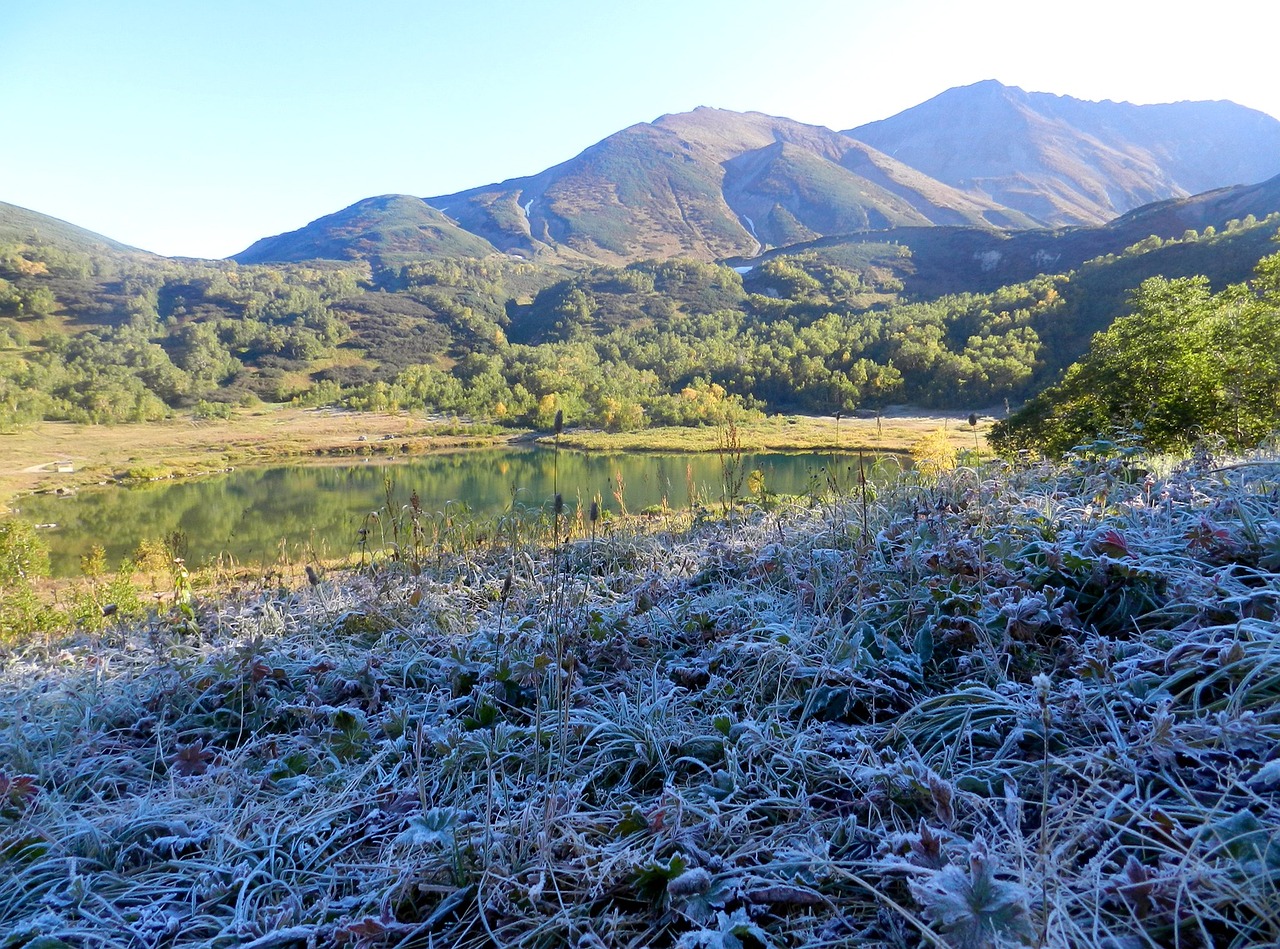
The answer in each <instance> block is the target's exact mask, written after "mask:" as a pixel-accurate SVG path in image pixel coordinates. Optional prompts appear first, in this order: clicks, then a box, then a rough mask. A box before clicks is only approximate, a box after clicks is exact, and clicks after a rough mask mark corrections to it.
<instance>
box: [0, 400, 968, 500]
mask: <svg viewBox="0 0 1280 949" xmlns="http://www.w3.org/2000/svg"><path fill="white" fill-rule="evenodd" d="M991 421H992V419H991V418H990V417H988V416H984V417H983V418H982V419H981V420H980V422H979V424H978V428H977V431H976V433H975V432H974V431H973V430H971V429H970V427H969V424H968V422H967V413H963V414H962V413H926V412H923V411H920V410H916V409H909V408H901V409H894V410H891V411H886V412H885V413H883V415H882V416H881V417H880V418H879V419H877V418H875V417H871V418H842V419H840V420H837V419H835V418H834V417H832V416H825V417H824V416H802V415H775V416H768V417H766V418H763V419H758V420H752V421H745V422H743V423H741V424H740V425H739V426H738V440H739V445H740V447H741V449H742V450H744V451H824V450H825V451H829V450H836V449H839V450H843V451H859V450H865V451H869V452H904V451H909V450H910V449H911V446H912V445H913V444H914V443H915V442H916V441H917V440H918V439H920V438H921V437H923V436H924V435H926V434H928V433H930V432H934V431H936V430H938V429H939V428H945V430H946V431H947V432H948V435H949V439H950V441H951V442H952V444H953V445H954V446H955V447H956V448H957V449H965V448H972V447H973V446H974V444H975V441H974V437H975V434H976V436H977V438H978V439H979V440H980V442H981V443H983V444H984V443H985V435H986V432H987V430H988V429H989V426H990V423H991ZM721 437H722V433H721V432H720V430H718V429H717V428H715V427H714V426H707V427H703V428H675V427H655V428H648V429H642V430H639V431H634V432H601V431H592V430H586V429H582V430H579V429H570V430H568V431H566V432H565V433H564V434H563V435H562V436H561V438H560V445H561V447H562V448H569V449H581V450H587V451H665V452H681V451H715V450H717V448H718V447H719V446H720V439H721ZM529 440H535V441H537V442H538V443H539V444H550V443H551V442H552V438H551V436H550V435H549V434H539V433H534V432H530V431H528V430H521V429H512V430H509V431H505V430H504V431H495V430H494V429H493V428H491V427H488V426H485V425H475V426H471V425H468V424H467V423H465V422H458V421H455V420H452V419H442V418H428V417H423V416H421V415H414V414H410V413H399V414H379V413H369V412H350V411H345V410H342V409H332V408H321V409H303V408H297V407H292V406H258V407H255V408H253V409H244V410H241V411H239V412H238V413H237V414H236V415H235V416H233V417H232V418H230V419H207V420H197V419H193V418H191V417H190V416H185V417H177V418H172V419H166V420H164V421H161V422H144V423H137V424H128V425H85V424H77V423H72V422H40V423H37V424H35V425H32V426H29V427H27V428H23V429H20V430H18V431H15V432H6V433H3V434H0V514H2V513H6V512H7V511H8V509H9V508H8V506H9V504H10V503H11V502H12V501H13V499H14V498H17V497H20V496H22V495H24V494H31V493H35V492H48V491H74V490H76V489H78V488H81V487H85V486H87V485H95V484H103V483H107V482H111V481H117V480H149V479H161V478H172V477H189V476H193V475H200V474H209V473H214V472H218V471H224V470H226V469H227V468H230V467H236V466H242V465H249V464H261V463H264V462H269V461H274V460H280V459H287V458H301V457H304V456H320V457H342V456H351V457H359V456H370V455H372V456H377V455H385V454H422V453H427V452H437V451H456V450H460V449H469V448H481V447H486V448H493V447H499V446H502V445H506V444H512V443H515V442H520V441H529Z"/></svg>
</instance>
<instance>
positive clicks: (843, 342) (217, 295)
mask: <svg viewBox="0 0 1280 949" xmlns="http://www.w3.org/2000/svg"><path fill="white" fill-rule="evenodd" d="M1278 223H1280V215H1272V216H1271V217H1269V218H1266V219H1264V220H1261V221H1259V220H1257V219H1255V218H1253V217H1252V216H1250V217H1249V218H1246V219H1244V220H1237V221H1232V222H1230V223H1229V224H1228V225H1227V226H1226V227H1224V228H1223V229H1222V231H1221V232H1217V231H1215V230H1214V229H1213V228H1206V229H1205V232H1204V233H1203V234H1200V233H1197V232H1195V231H1188V232H1187V233H1186V234H1185V235H1184V236H1183V237H1182V238H1181V239H1180V240H1173V241H1164V240H1161V239H1159V238H1156V237H1152V238H1149V239H1147V240H1144V241H1141V242H1138V243H1136V244H1134V245H1133V246H1131V247H1129V248H1128V249H1126V250H1125V251H1124V252H1123V253H1121V254H1109V255H1106V256H1103V257H1099V258H1096V259H1094V260H1091V261H1088V262H1086V263H1085V264H1083V265H1082V266H1081V267H1079V268H1077V269H1076V270H1073V271H1070V272H1068V273H1062V274H1043V275H1040V276H1037V277H1034V278H1032V279H1030V280H1026V281H1024V282H1021V283H1017V284H1013V285H1009V286H1005V287H1000V288H998V289H995V290H988V291H983V292H976V291H968V292H966V291H958V292H944V293H940V294H937V295H926V294H923V293H921V292H918V291H915V292H913V291H912V290H911V289H909V282H910V280H911V276H912V274H913V272H914V270H913V261H912V251H911V249H910V248H909V247H907V246H905V245H903V246H899V247H896V248H893V249H892V250H891V251H889V252H886V248H883V247H882V248H880V252H879V253H878V254H876V255H864V256H862V257H858V256H857V255H850V254H849V253H843V254H841V253H835V252H824V251H823V250H822V249H808V250H805V251H803V252H800V253H795V254H783V255H778V256H773V257H771V258H769V259H767V260H765V261H764V262H762V263H760V264H758V265H757V266H754V267H752V268H750V269H748V268H739V269H734V268H730V267H727V266H723V265H717V264H713V263H706V262H700V261H695V260H691V259H672V260H665V261H645V262H639V263H634V264H630V265H627V266H622V267H613V266H591V267H582V268H578V269H569V268H566V267H564V266H559V265H557V266H550V265H544V264H536V263H531V262H528V261H524V260H520V259H517V258H511V257H501V256H491V257H489V258H484V259H438V260H423V261H420V262H410V263H399V264H395V265H388V266H381V265H380V264H378V263H376V262H375V263H373V264H370V263H368V262H364V261H354V262H348V263H343V262H325V261H316V262H310V263H306V264H282V265H271V266H268V265H255V266H240V265H237V264H235V263H233V262H221V261H219V262H213V261H183V260H169V259H162V258H151V257H145V256H142V255H138V256H129V255H114V256H107V255H101V254H97V255H95V254H89V253H81V252H78V251H76V250H73V249H67V248H66V247H61V246H57V245H55V244H52V243H45V242H42V241H40V240H39V239H38V238H36V237H32V239H30V240H25V241H10V242H8V243H6V244H3V245H0V407H2V408H3V412H2V414H0V419H2V420H3V421H2V424H5V425H8V426H13V425H21V424H24V423H29V422H32V421H36V420H40V419H65V420H71V421H78V422H91V423H106V424H110V423H117V422H130V421H147V420H152V419H158V418H162V417H165V416H167V415H171V414H173V413H176V412H192V413H194V414H195V415H196V416H197V417H199V416H210V415H222V416H226V415H229V414H231V413H232V411H233V409H234V408H235V406H237V405H249V404H253V403H255V402H257V401H259V400H261V401H269V402H293V403H296V404H301V405H327V404H333V405H343V406H347V407H351V408H355V409H364V410H371V411H399V410H412V411H421V412H428V413H442V414H447V415H457V416H462V417H467V418H472V419H478V420H479V419H483V420H489V421H495V422H498V423H500V424H504V425H511V426H521V427H534V428H546V427H548V426H549V425H550V424H551V421H552V419H553V418H554V417H555V415H556V413H558V412H559V413H563V415H564V417H566V418H568V419H571V420H572V423H573V424H575V425H583V426H590V427H596V428H601V429H606V430H614V431H619V430H635V429H643V428H645V427H648V426H650V425H655V424H667V425H671V424H674V425H699V424H714V423H715V422H716V421H718V420H720V419H721V418H723V417H724V415H725V413H726V412H736V413H738V414H746V413H751V412H797V411H798V412H811V413H822V414H832V413H844V414H849V413H853V412H856V411H876V410H879V409H881V408H883V407H884V406H887V405H890V404H910V405H916V406H921V407H930V408H946V409H963V408H970V409H989V410H992V411H993V412H996V413H997V414H1005V413H1004V411H1003V410H1004V409H1007V408H1009V407H1017V406H1018V405H1020V404H1022V403H1024V402H1028V401H1029V400H1030V401H1029V404H1028V406H1027V408H1026V410H1024V411H1023V412H1022V413H1021V414H1019V415H1018V416H1017V417H1016V419H1015V420H1011V421H1010V423H1009V425H1008V427H1007V429H1006V431H1007V433H1008V434H1007V435H1003V436H1002V438H1003V441H1001V444H1002V445H1004V446H1006V447H1009V448H1011V449H1014V448H1028V447H1039V448H1044V449H1046V450H1055V451H1060V450H1062V448H1064V447H1067V448H1069V447H1071V445H1073V444H1076V443H1078V440H1080V439H1083V438H1085V436H1086V435H1090V436H1091V435H1098V434H1102V433H1103V432H1104V430H1105V431H1110V430H1111V429H1114V428H1117V427H1119V426H1122V425H1128V424H1130V423H1133V422H1139V423H1144V419H1143V418H1141V417H1139V416H1140V415H1141V413H1138V412H1136V411H1135V409H1134V408H1133V406H1135V405H1138V404H1139V403H1140V402H1142V400H1143V399H1144V398H1148V396H1149V395H1150V394H1149V393H1145V392H1143V391H1140V390H1139V389H1135V390H1134V391H1133V392H1131V393H1129V395H1128V396H1125V395H1124V394H1123V393H1119V394H1113V395H1112V396H1110V397H1109V398H1111V401H1110V402H1108V403H1107V404H1106V405H1105V406H1104V405H1103V404H1102V401H1101V398H1102V396H1101V390H1099V389H1098V386H1097V384H1096V381H1097V373H1098V372H1101V373H1103V375H1106V374H1107V373H1110V374H1111V375H1112V376H1114V377H1116V378H1117V379H1123V375H1124V371H1127V369H1126V367H1125V366H1124V365H1123V360H1124V359H1125V358H1126V357H1125V355H1124V352H1122V351H1117V350H1116V346H1117V345H1120V340H1118V339H1117V338H1116V337H1115V335H1114V334H1115V333H1117V332H1118V333H1123V332H1125V330H1124V328H1123V326H1124V325H1129V324H1123V325H1122V326H1121V328H1120V329H1118V330H1114V331H1109V332H1111V333H1112V334H1113V335H1112V336H1105V337H1098V338H1097V339H1095V341H1094V350H1093V351H1090V350H1089V341H1090V338H1091V337H1093V335H1094V334H1095V333H1099V332H1102V331H1104V330H1107V329H1108V327H1109V326H1110V325H1111V323H1112V321H1113V320H1114V319H1115V318H1116V317H1120V316H1125V315H1128V316H1129V318H1130V319H1136V320H1137V321H1138V323H1139V324H1140V325H1142V326H1145V327H1147V328H1148V329H1152V328H1155V327H1156V326H1157V324H1159V325H1161V326H1164V330H1163V331H1164V332H1168V333H1173V334H1176V335H1177V337H1178V340H1179V341H1180V342H1182V343H1185V344H1186V345H1188V346H1190V345H1191V342H1190V341H1191V340H1193V339H1194V340H1195V341H1196V343H1195V345H1197V346H1209V345H1211V346H1212V347H1213V348H1214V351H1215V352H1218V353H1220V354H1221V358H1220V359H1219V360H1218V362H1217V363H1215V364H1214V365H1215V366H1216V367H1217V370H1216V371H1217V372H1218V375H1217V376H1214V377H1213V378H1212V379H1211V378H1210V376H1212V373H1209V374H1208V375H1204V378H1203V379H1202V380H1201V381H1202V382H1203V386H1204V391H1205V392H1206V393H1207V392H1209V390H1211V389H1213V388H1214V386H1215V385H1217V386H1218V389H1221V390H1222V392H1223V393H1224V394H1223V395H1221V397H1220V398H1219V397H1217V396H1212V397H1211V396H1210V395H1204V397H1203V398H1200V399H1199V402H1197V407H1196V408H1194V409H1187V410H1186V411H1187V412H1190V413H1191V414H1189V415H1185V416H1179V417H1178V418H1170V419H1167V420H1165V421H1161V420H1159V419H1155V420H1153V421H1154V427H1149V429H1148V432H1149V434H1151V435H1152V436H1154V437H1157V438H1161V439H1165V441H1168V439H1167V438H1165V431H1166V429H1168V428H1169V427H1170V426H1173V427H1175V428H1178V430H1179V431H1181V432H1182V433H1183V434H1184V435H1185V434H1186V433H1188V432H1193V431H1197V432H1198V431H1204V430H1205V426H1206V425H1208V426H1210V427H1211V428H1213V430H1215V431H1217V430H1218V429H1222V430H1223V431H1225V432H1226V433H1227V434H1230V435H1232V436H1233V437H1235V440H1236V441H1240V440H1241V439H1244V440H1247V438H1250V437H1254V436H1256V435H1258V433H1260V432H1266V431H1270V430H1271V429H1272V428H1274V427H1275V424H1276V418H1275V414H1274V413H1275V409H1274V399H1272V400H1271V402H1270V403H1269V404H1270V405H1271V408H1270V409H1268V400H1267V393H1268V392H1269V391H1273V390H1268V389H1267V386H1268V385H1270V384H1271V383H1270V382H1268V380H1269V379H1270V377H1269V376H1267V372H1268V371H1270V370H1268V369H1266V368H1265V367H1267V366H1272V365H1273V364H1274V359H1271V360H1270V362H1268V360H1267V359H1266V358H1263V357H1265V355H1266V354H1267V353H1272V354H1273V353H1274V352H1275V351H1276V349H1277V348H1278V347H1277V344H1276V336H1275V332H1276V329H1275V319H1274V311H1275V306H1276V301H1275V291H1274V276H1268V274H1273V273H1274V270H1275V265H1274V263H1273V262H1272V263H1269V264H1264V265H1263V270H1262V271H1260V276H1259V277H1257V278H1256V279H1255V280H1254V281H1253V282H1252V283H1250V284H1240V285H1235V286H1232V287H1231V288H1228V287H1227V286H1226V285H1225V279H1224V278H1228V277H1233V276H1234V275H1235V274H1237V273H1239V272H1240V266H1241V264H1240V262H1241V260H1244V261H1246V262H1248V261H1251V260H1252V261H1256V260H1257V259H1258V257H1259V256H1261V255H1262V253H1265V252H1267V251H1268V249H1273V248H1274V246H1275V245H1274V243H1272V239H1273V235H1274V234H1275V231H1276V226H1277V224H1278ZM1268 245H1269V248H1268ZM1270 260H1271V261H1274V258H1270ZM740 271H745V272H740ZM1196 276H1199V277H1200V279H1199V281H1198V282H1197V281H1196V280H1194V279H1192V280H1191V283H1186V282H1185V280H1187V279H1191V278H1193V277H1196ZM1153 277H1165V278H1167V279H1169V280H1172V281H1173V282H1172V283H1171V284H1169V288H1170V289H1169V290H1168V292H1166V293H1165V294H1164V296H1161V293H1160V292H1159V291H1158V290H1157V288H1156V285H1154V284H1142V281H1143V280H1146V279H1149V278H1153ZM1180 281H1183V282H1180ZM1140 284H1142V289H1138V287H1139V285H1140ZM1193 287H1194V288H1196V289H1194V290H1193ZM1172 298H1176V300H1175V299H1172ZM1162 299H1163V300H1165V301H1166V303H1167V304H1168V306H1171V307H1172V308H1173V310H1175V311H1177V313H1179V314H1181V316H1179V317H1177V318H1173V317H1170V320H1166V321H1165V323H1163V324H1161V323H1160V320H1159V318H1158V317H1156V316H1155V315H1154V311H1155V310H1158V309H1160V308H1161V307H1163V306H1165V304H1164V303H1161V302H1160V300H1162ZM1178 301H1182V302H1178ZM1210 310H1212V311H1213V313H1215V314H1216V316H1213V317H1212V318H1210V317H1208V316H1207V315H1206V314H1207V313H1208V311H1210ZM1202 316H1203V317H1204V319H1205V320H1207V321H1208V322H1209V323H1213V326H1212V327H1210V326H1208V325H1207V323H1206V325H1204V326H1201V325H1200V323H1201V322H1202V321H1201V317H1202ZM1179 320H1182V322H1179ZM1187 320H1192V321H1193V322H1195V323H1196V327H1197V328H1195V329H1194V331H1188V329H1187V326H1188V324H1187V323H1186V321H1187ZM1240 320H1244V321H1245V323H1247V331H1246V332H1241V333H1235V335H1233V333H1234V332H1235V329H1236V328H1237V323H1238V322H1239V321H1240ZM1233 321H1235V322H1233ZM1242 325H1243V324H1242ZM1237 343H1238V345H1236V344H1237ZM1130 345H1131V348H1132V346H1133V345H1137V346H1138V347H1139V348H1140V349H1141V348H1142V347H1143V346H1144V345H1145V344H1143V343H1141V342H1138V343H1133V344H1130ZM1099 346H1101V347H1103V349H1102V350H1099V349H1098V347H1099ZM1107 347H1110V348H1107ZM1120 349H1121V350H1123V346H1122V345H1121V346H1120ZM1086 353H1089V355H1088V357H1087V359H1086V362H1084V363H1081V364H1080V365H1079V366H1076V367H1074V368H1071V369H1070V370H1068V367H1071V366H1072V364H1073V363H1074V362H1075V361H1076V360H1077V359H1080V358H1082V357H1086ZM1256 353H1262V354H1263V356H1262V357H1259V358H1257V359H1255V358H1254V354H1256ZM1088 360H1093V362H1092V363H1091V362H1089V361H1088ZM1099 361H1101V362H1099ZM1241 361H1244V362H1245V363H1249V364H1251V365H1254V366H1257V367H1258V368H1257V370H1256V371H1253V372H1252V374H1251V375H1249V378H1248V380H1245V379H1244V377H1243V376H1241V375H1240V373H1238V372H1236V371H1235V370H1234V369H1233V366H1236V365H1238V364H1240V363H1241ZM1089 365H1095V369H1094V370H1087V368H1085V367H1087V366H1089ZM1098 365H1101V368H1097V366H1098ZM1185 368H1186V367H1185V366H1181V365H1179V364H1178V363H1177V360H1175V359H1172V358H1171V359H1169V360H1165V361H1163V362H1159V363H1157V364H1155V370H1157V371H1156V372H1155V373H1154V375H1153V374H1152V372H1151V371H1150V370H1151V367H1150V366H1148V367H1146V368H1144V369H1143V370H1142V371H1143V372H1144V373H1145V378H1149V379H1150V382H1151V384H1152V385H1154V386H1157V387H1159V386H1164V390H1163V391H1166V392H1169V393H1176V392H1179V391H1181V390H1182V387H1183V380H1182V379H1181V378H1180V377H1179V375H1178V373H1181V372H1182V371H1183V370H1184V369H1185ZM1201 368H1204V367H1203V366H1201ZM1064 372H1065V373H1067V374H1066V376H1064V375H1063V373H1064ZM1090 372H1092V373H1093V374H1092V375H1090ZM1202 375H1203V374H1202ZM1228 377H1229V378H1231V379H1234V380H1236V381H1237V383H1238V385H1237V388H1239V387H1240V386H1243V387H1244V388H1239V391H1236V389H1231V390H1230V391H1227V389H1226V388H1223V384H1221V383H1222V380H1224V379H1227V378H1228ZM1213 379H1217V380H1218V382H1217V383H1215V382H1214V381H1213ZM1123 384H1124V383H1123V381H1122V382H1121V383H1120V385H1121V386H1123ZM1142 384H1143V385H1146V384H1147V383H1146V381H1144V382H1143V383H1142ZM1072 386H1075V387H1076V389H1079V390H1080V391H1086V390H1087V392H1088V395H1089V396H1090V398H1087V399H1085V402H1086V403H1087V405H1085V404H1083V403H1082V404H1079V405H1077V404H1076V403H1074V402H1073V403H1072V405H1073V406H1074V407H1073V408H1071V409H1070V410H1069V414H1070V418H1071V419H1073V420H1074V421H1066V420H1065V419H1066V417H1067V416H1066V415H1064V414H1063V413H1064V412H1068V410H1067V409H1065V408H1063V409H1062V411H1057V410H1056V409H1055V408H1054V406H1055V405H1057V404H1058V403H1062V404H1063V405H1065V404H1066V403H1067V402H1068V401H1069V396H1068V393H1069V392H1070V391H1074V390H1072V388H1071V387H1072ZM1064 387H1065V388H1064ZM1081 387H1084V388H1083V389H1081ZM1228 388H1229V387H1228ZM1245 389H1247V390H1248V391H1247V392H1246V391H1245ZM1215 391H1216V390H1215ZM1152 397H1157V396H1152ZM1214 398H1217V401H1216V402H1214ZM1210 402H1213V407H1212V408H1210V407H1209V403H1210ZM1126 406H1128V408H1126ZM1206 413H1207V414H1206ZM1228 416H1230V418H1228ZM1050 418H1052V419H1054V420H1055V421H1052V422H1050V421H1049V420H1050ZM1086 430H1087V431H1086ZM1184 440H1185V439H1184Z"/></svg>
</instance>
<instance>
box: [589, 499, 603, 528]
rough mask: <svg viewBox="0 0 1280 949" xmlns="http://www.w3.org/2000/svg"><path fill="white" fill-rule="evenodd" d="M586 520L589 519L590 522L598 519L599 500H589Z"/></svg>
mask: <svg viewBox="0 0 1280 949" xmlns="http://www.w3.org/2000/svg"><path fill="white" fill-rule="evenodd" d="M587 520H589V521H591V523H592V524H594V523H595V522H596V521H598V520H600V502H599V501H592V502H591V509H590V510H589V511H587Z"/></svg>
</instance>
